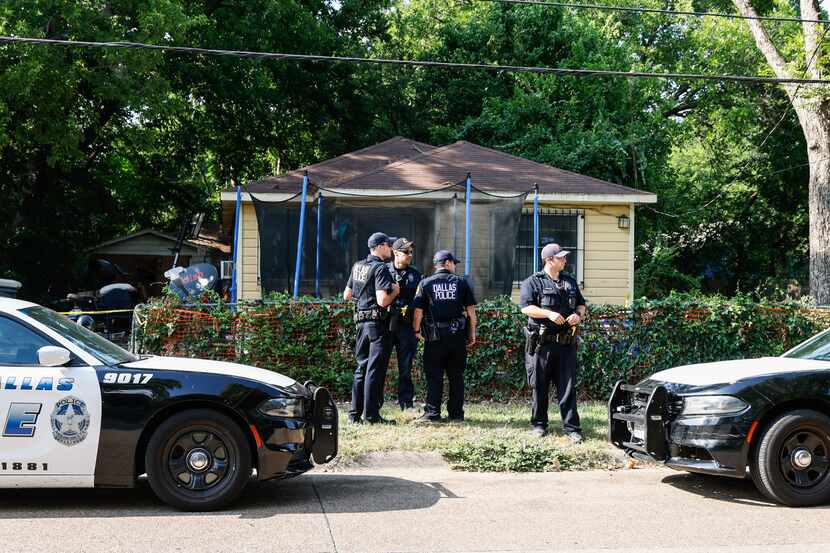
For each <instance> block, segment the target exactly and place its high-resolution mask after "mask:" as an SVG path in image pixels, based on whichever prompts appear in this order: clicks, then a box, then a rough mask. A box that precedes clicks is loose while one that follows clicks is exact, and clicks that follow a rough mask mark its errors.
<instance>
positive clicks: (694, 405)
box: [680, 396, 749, 415]
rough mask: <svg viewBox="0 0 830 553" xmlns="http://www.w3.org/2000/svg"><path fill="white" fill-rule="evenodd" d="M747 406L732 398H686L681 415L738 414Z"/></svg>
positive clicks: (742, 401)
mask: <svg viewBox="0 0 830 553" xmlns="http://www.w3.org/2000/svg"><path fill="white" fill-rule="evenodd" d="M748 406H749V405H748V404H747V403H746V402H745V401H744V400H742V399H739V398H736V397H733V396H686V397H684V398H683V411H681V412H680V414H681V415H726V414H729V413H739V412H741V411H743V410H744V409H746V408H747V407H748Z"/></svg>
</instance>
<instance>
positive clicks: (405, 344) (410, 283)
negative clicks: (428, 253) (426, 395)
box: [389, 237, 421, 411]
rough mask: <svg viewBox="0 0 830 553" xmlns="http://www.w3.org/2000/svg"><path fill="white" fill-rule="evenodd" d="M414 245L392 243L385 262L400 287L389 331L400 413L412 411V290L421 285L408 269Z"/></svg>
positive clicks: (416, 273)
mask: <svg viewBox="0 0 830 553" xmlns="http://www.w3.org/2000/svg"><path fill="white" fill-rule="evenodd" d="M414 249H415V244H414V243H413V242H411V241H410V240H409V239H408V238H404V237H401V238H398V239H397V240H395V243H394V244H392V254H393V255H394V256H395V259H394V260H392V261H390V262H389V272H390V273H392V278H393V279H394V280H395V282H397V283H398V285H400V287H401V292H400V294H398V297H397V298H396V299H395V303H393V304H392V311H391V315H390V316H391V320H390V324H389V329H390V331H391V332H392V347H393V349H394V350H395V351H396V352H397V356H398V404H399V405H400V406H401V411H405V410H406V409H412V408H413V407H414V405H413V396H414V393H415V387H414V386H413V385H412V361H413V360H414V359H415V352H416V351H417V350H418V339H417V338H415V332H414V331H413V330H412V312H413V311H414V310H415V308H414V306H413V303H414V301H415V291H416V290H417V289H418V284H419V283H420V282H421V273H420V272H419V271H418V269H416V268H415V267H413V266H412V254H413V251H414Z"/></svg>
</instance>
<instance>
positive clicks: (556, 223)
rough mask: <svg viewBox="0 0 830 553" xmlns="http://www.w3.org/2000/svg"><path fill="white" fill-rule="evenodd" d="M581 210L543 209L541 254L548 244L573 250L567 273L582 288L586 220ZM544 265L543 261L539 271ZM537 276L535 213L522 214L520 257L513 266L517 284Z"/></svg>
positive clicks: (519, 239) (529, 211) (538, 251)
mask: <svg viewBox="0 0 830 553" xmlns="http://www.w3.org/2000/svg"><path fill="white" fill-rule="evenodd" d="M584 216H585V215H584V211H583V210H581V209H553V208H548V209H539V249H538V250H537V255H538V254H539V253H541V251H542V248H543V247H544V246H545V244H550V243H551V242H554V243H556V244H559V245H560V246H562V248H563V249H565V250H569V251H570V252H571V254H570V255H569V256H568V264H567V266H566V267H565V272H566V273H569V274H570V275H571V276H573V277H574V278H575V279H576V280H577V281H578V282H579V283H580V284H582V278H581V277H582V267H580V266H579V265H580V261H581V258H582V255H581V254H582V249H583V246H582V244H581V241H582V231H581V221H582V219H583V218H584ZM541 268H542V261H541V260H539V269H540V270H541ZM531 273H533V210H532V209H525V210H524V211H522V219H521V221H520V223H519V234H518V237H517V239H516V256H515V259H514V262H513V280H514V281H515V282H516V283H519V282H521V281H523V280H524V279H526V278H527V277H528V276H530V275H531Z"/></svg>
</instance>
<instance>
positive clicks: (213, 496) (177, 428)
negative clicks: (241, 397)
mask: <svg viewBox="0 0 830 553" xmlns="http://www.w3.org/2000/svg"><path fill="white" fill-rule="evenodd" d="M144 462H145V467H146V469H147V478H148V480H149V481H150V487H151V488H152V489H153V491H154V492H155V494H156V495H157V496H158V497H159V499H161V500H162V501H164V502H165V503H168V504H170V505H172V506H174V507H177V508H179V509H182V510H186V511H210V510H214V509H220V508H222V507H224V506H226V505H227V504H229V503H230V502H232V501H233V500H234V499H236V498H237V497H238V496H239V494H240V493H241V492H242V489H243V488H244V487H245V484H246V483H247V482H248V480H249V479H250V476H251V450H250V448H249V447H248V441H247V439H246V438H245V435H244V434H243V432H242V430H241V429H240V428H239V425H238V424H236V422H234V421H233V420H231V419H230V418H228V417H226V416H225V415H222V414H221V413H218V412H216V411H212V410H209V409H194V410H191V411H183V412H181V413H178V414H176V415H173V416H172V417H170V418H169V419H167V420H166V421H164V422H163V423H162V424H161V425H160V426H159V427H158V428H157V429H156V431H155V432H154V433H153V435H152V437H151V438H150V442H149V443H148V445H147V452H146V454H145V457H144Z"/></svg>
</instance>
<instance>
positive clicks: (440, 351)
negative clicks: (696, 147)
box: [412, 250, 477, 422]
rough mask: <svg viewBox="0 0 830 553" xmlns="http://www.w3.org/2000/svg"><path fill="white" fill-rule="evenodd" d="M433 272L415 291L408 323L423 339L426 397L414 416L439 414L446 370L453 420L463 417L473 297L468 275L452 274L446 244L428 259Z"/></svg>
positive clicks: (437, 417) (437, 416)
mask: <svg viewBox="0 0 830 553" xmlns="http://www.w3.org/2000/svg"><path fill="white" fill-rule="evenodd" d="M432 263H433V265H435V269H436V270H435V274H433V275H432V276H430V277H427V278H425V279H424V280H422V281H421V284H420V286H418V291H417V293H416V294H415V317H414V320H413V321H412V327H413V329H414V330H415V335H416V336H418V338H423V339H424V341H425V343H424V374H425V376H426V379H427V397H426V403H425V405H424V414H423V415H421V416H420V417H419V418H418V419H416V420H417V421H418V422H436V421H440V420H441V396H442V395H443V394H444V373H446V375H447V380H448V381H449V385H450V391H449V400H448V401H447V414H448V415H449V420H451V421H463V420H464V370H465V369H466V367H467V347H470V346H472V345H473V344H475V341H476V325H477V320H476V308H475V306H476V300H475V297H474V296H473V291H472V289H471V288H470V285H469V284H468V283H467V281H466V280H464V279H463V278H460V277H458V276H456V275H455V264H456V263H458V260H457V259H456V258H455V257H454V256H453V254H451V253H450V252H448V251H447V250H440V251H438V252H436V253H435V256H434V257H433V259H432Z"/></svg>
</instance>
